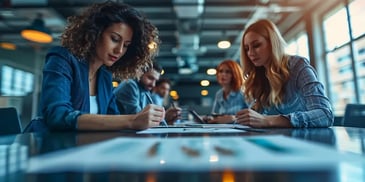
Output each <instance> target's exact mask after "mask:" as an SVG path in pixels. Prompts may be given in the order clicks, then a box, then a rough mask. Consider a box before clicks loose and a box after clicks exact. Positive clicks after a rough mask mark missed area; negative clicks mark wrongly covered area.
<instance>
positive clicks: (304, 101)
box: [263, 56, 334, 128]
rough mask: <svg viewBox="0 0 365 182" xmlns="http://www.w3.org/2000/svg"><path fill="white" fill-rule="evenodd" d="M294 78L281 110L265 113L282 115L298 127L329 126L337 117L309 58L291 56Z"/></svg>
mask: <svg viewBox="0 0 365 182" xmlns="http://www.w3.org/2000/svg"><path fill="white" fill-rule="evenodd" d="M289 71H290V78H289V81H288V83H287V84H286V86H285V98H284V101H283V103H282V104H281V105H279V106H278V107H276V106H272V107H270V108H264V110H263V114H267V115H274V114H280V115H283V116H284V117H287V118H288V119H289V120H290V122H291V124H292V125H293V126H294V127H300V128H306V127H329V126H331V125H332V124H333V120H334V115H333V112H332V108H331V103H330V101H329V99H328V98H327V96H326V95H325V91H324V87H323V85H322V83H321V82H319V81H318V78H317V74H316V71H315V70H314V68H313V67H312V66H311V65H310V64H309V61H308V60H307V59H306V58H303V57H299V56H291V57H290V60H289Z"/></svg>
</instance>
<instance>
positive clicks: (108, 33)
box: [41, 1, 165, 131]
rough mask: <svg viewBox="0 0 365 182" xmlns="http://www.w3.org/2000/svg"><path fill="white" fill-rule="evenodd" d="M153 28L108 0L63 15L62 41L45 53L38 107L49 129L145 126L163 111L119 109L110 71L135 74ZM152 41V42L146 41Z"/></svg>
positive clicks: (144, 63)
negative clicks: (65, 18) (121, 112)
mask: <svg viewBox="0 0 365 182" xmlns="http://www.w3.org/2000/svg"><path fill="white" fill-rule="evenodd" d="M159 43H160V41H159V38H158V31H157V29H156V27H155V26H153V25H152V24H151V23H150V22H149V21H148V20H147V19H146V18H145V17H144V16H143V15H142V14H141V13H139V12H138V11H137V10H136V9H134V8H132V7H130V6H128V5H126V4H121V3H116V2H112V1H107V2H104V3H97V4H93V5H91V6H90V7H88V8H87V9H86V10H85V11H84V12H83V13H81V14H80V15H76V16H72V17H69V18H68V26H66V29H65V31H64V32H63V34H62V35H61V44H62V46H57V47H54V48H52V49H50V51H49V52H48V54H47V55H46V63H45V65H44V69H43V83H42V95H41V111H42V116H43V121H44V122H45V124H46V126H47V127H48V129H49V130H69V131H72V130H120V129H146V128H148V127H150V126H155V125H158V124H159V122H160V121H161V120H162V119H163V118H164V114H165V111H164V109H163V108H162V107H160V106H157V105H149V106H147V107H146V108H145V109H143V110H142V111H141V112H140V113H137V114H135V115H119V111H118V108H117V105H116V101H115V97H114V95H113V92H112V90H113V87H112V77H113V76H114V77H116V78H121V79H123V78H130V77H136V76H138V75H136V74H137V73H138V72H139V71H136V70H141V69H143V68H146V67H148V66H150V65H151V63H152V60H153V58H154V56H155V54H156V53H157V48H158V46H159ZM149 45H154V46H152V47H151V46H149Z"/></svg>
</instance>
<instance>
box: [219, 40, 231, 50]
mask: <svg viewBox="0 0 365 182" xmlns="http://www.w3.org/2000/svg"><path fill="white" fill-rule="evenodd" d="M217 46H218V47H219V48H220V49H228V48H229V47H231V43H230V42H229V41H228V40H221V41H219V42H218V44H217Z"/></svg>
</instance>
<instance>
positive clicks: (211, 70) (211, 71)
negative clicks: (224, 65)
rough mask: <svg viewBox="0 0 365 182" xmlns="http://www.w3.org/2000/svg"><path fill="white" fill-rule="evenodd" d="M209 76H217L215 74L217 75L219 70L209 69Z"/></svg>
mask: <svg viewBox="0 0 365 182" xmlns="http://www.w3.org/2000/svg"><path fill="white" fill-rule="evenodd" d="M207 74H208V75H215V74H217V70H216V69H215V68H209V69H207Z"/></svg>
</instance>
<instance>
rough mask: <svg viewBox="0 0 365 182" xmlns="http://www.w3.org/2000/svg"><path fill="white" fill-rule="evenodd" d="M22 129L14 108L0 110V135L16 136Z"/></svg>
mask: <svg viewBox="0 0 365 182" xmlns="http://www.w3.org/2000/svg"><path fill="white" fill-rule="evenodd" d="M21 132H22V127H21V123H20V119H19V115H18V112H17V110H16V108H15V107H4V108H0V135H8V134H18V133H21Z"/></svg>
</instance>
